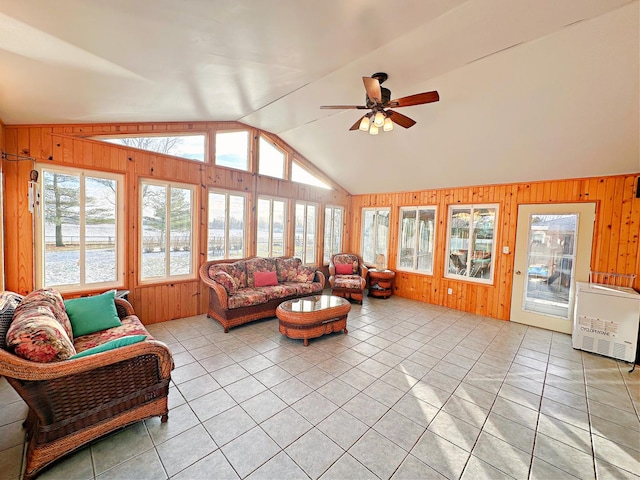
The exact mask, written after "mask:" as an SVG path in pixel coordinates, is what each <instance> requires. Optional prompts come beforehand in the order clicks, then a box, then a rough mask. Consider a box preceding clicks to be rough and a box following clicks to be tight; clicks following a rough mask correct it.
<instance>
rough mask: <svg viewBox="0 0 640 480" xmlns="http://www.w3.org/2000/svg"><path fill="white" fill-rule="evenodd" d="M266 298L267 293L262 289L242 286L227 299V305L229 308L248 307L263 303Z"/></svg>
mask: <svg viewBox="0 0 640 480" xmlns="http://www.w3.org/2000/svg"><path fill="white" fill-rule="evenodd" d="M262 288H267V287H262ZM267 300H268V298H267V294H266V293H265V292H264V291H259V290H256V289H255V288H242V289H240V290H238V291H237V292H236V293H234V294H233V295H231V296H230V297H229V298H228V299H227V305H228V307H229V309H232V308H239V307H250V306H251V305H258V304H259V303H265V302H266V301H267Z"/></svg>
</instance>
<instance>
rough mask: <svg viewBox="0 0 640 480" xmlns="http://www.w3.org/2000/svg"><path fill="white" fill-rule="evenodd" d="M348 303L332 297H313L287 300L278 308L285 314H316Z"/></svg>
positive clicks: (342, 299) (340, 298)
mask: <svg viewBox="0 0 640 480" xmlns="http://www.w3.org/2000/svg"><path fill="white" fill-rule="evenodd" d="M347 303H349V302H348V301H347V300H345V299H344V298H342V297H335V296H332V295H314V296H311V297H304V298H296V299H295V300H287V301H286V302H283V303H281V304H280V308H281V309H283V310H284V311H286V312H317V311H320V310H326V309H328V308H333V307H340V306H342V305H345V304H347Z"/></svg>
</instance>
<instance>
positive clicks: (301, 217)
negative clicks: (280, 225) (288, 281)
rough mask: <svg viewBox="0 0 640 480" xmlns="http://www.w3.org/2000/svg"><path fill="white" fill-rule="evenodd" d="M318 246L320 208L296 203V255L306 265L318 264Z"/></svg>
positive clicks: (309, 204) (304, 203) (310, 204)
mask: <svg viewBox="0 0 640 480" xmlns="http://www.w3.org/2000/svg"><path fill="white" fill-rule="evenodd" d="M317 244H318V206H317V205H314V204H312V203H306V202H296V215H295V243H294V245H295V248H294V255H295V256H296V257H298V258H300V259H302V263H304V264H305V265H312V264H315V262H316V245H317Z"/></svg>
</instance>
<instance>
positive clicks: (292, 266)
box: [276, 257, 302, 283]
mask: <svg viewBox="0 0 640 480" xmlns="http://www.w3.org/2000/svg"><path fill="white" fill-rule="evenodd" d="M301 264H302V260H300V259H299V258H297V257H293V258H276V271H277V273H278V282H280V283H284V282H295V278H296V277H297V276H298V267H300V265H301Z"/></svg>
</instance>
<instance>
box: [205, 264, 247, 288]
mask: <svg viewBox="0 0 640 480" xmlns="http://www.w3.org/2000/svg"><path fill="white" fill-rule="evenodd" d="M218 271H222V272H226V273H228V274H229V275H230V276H231V278H233V281H234V282H235V284H236V289H238V288H245V287H246V286H247V269H246V266H245V262H244V261H239V262H235V263H217V264H213V265H211V266H210V267H209V278H211V279H213V280H215V278H213V277H214V275H215V273H216V272H218Z"/></svg>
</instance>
